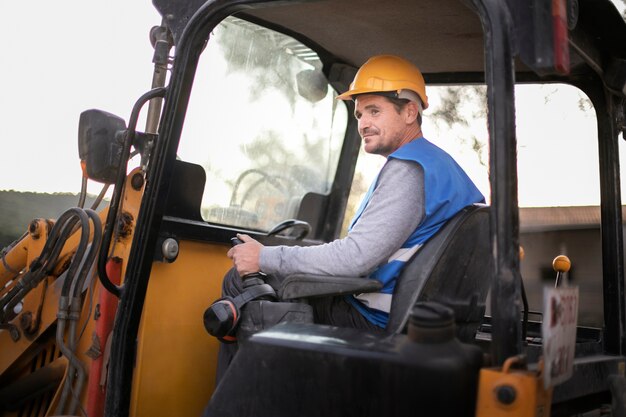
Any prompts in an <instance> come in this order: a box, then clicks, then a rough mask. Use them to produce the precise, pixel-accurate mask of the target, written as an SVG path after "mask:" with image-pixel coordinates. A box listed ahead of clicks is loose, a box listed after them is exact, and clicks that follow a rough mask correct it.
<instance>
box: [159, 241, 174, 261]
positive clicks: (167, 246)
mask: <svg viewBox="0 0 626 417" xmlns="http://www.w3.org/2000/svg"><path fill="white" fill-rule="evenodd" d="M161 252H162V253H163V257H164V258H165V260H166V261H168V262H173V261H174V260H175V259H176V257H177V256H178V242H177V241H176V239H172V238H171V237H168V238H167V239H165V240H164V241H163V245H162V246H161Z"/></svg>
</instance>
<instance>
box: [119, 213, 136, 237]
mask: <svg viewBox="0 0 626 417" xmlns="http://www.w3.org/2000/svg"><path fill="white" fill-rule="evenodd" d="M133 220H134V219H133V215H132V214H130V213H129V212H127V211H125V212H123V213H122V214H121V215H120V217H119V219H118V221H117V234H118V236H119V237H120V238H124V237H126V236H129V235H130V234H131V232H132V231H133Z"/></svg>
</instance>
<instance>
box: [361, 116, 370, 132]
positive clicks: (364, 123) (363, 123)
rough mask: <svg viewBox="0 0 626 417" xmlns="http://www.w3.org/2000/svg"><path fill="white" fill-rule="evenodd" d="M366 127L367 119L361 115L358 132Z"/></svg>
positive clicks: (368, 124)
mask: <svg viewBox="0 0 626 417" xmlns="http://www.w3.org/2000/svg"><path fill="white" fill-rule="evenodd" d="M368 127H370V122H369V119H368V118H367V117H365V116H361V118H360V119H359V132H363V131H364V130H365V129H367V128H368Z"/></svg>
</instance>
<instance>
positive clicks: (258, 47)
mask: <svg viewBox="0 0 626 417" xmlns="http://www.w3.org/2000/svg"><path fill="white" fill-rule="evenodd" d="M321 70H322V63H321V61H320V59H319V57H318V56H317V54H316V53H315V52H313V51H312V50H311V49H310V48H308V47H306V46H305V45H303V44H302V43H300V42H298V41H296V40H295V39H293V38H290V37H288V36H285V35H282V34H280V33H277V32H274V31H271V30H269V29H265V28H262V27H259V26H257V25H254V24H252V23H249V22H246V21H243V20H240V19H236V18H228V19H226V20H225V21H224V22H223V23H222V24H220V25H219V26H218V27H217V28H216V29H215V30H214V32H213V33H212V34H211V38H210V40H209V42H208V44H207V47H206V49H205V51H204V52H203V54H202V56H201V60H200V64H199V67H198V70H197V72H196V77H195V80H194V87H193V91H192V94H191V100H190V104H189V110H188V113H187V117H186V120H185V126H184V129H183V136H182V138H181V143H180V146H179V149H178V156H179V158H180V159H182V160H185V161H188V162H193V163H196V164H199V165H201V166H202V167H203V168H204V170H205V171H206V176H207V180H206V186H205V189H204V194H203V201H202V216H203V217H204V219H205V220H207V221H209V222H212V223H217V224H223V225H229V226H236V227H241V228H248V229H254V230H260V231H268V230H270V229H271V228H272V227H273V226H275V225H276V224H278V223H279V222H281V221H283V220H286V219H292V218H297V215H298V211H299V208H300V204H301V202H302V198H303V197H304V196H305V195H306V194H307V193H319V194H326V193H328V192H329V191H330V188H331V184H332V182H333V178H334V175H335V171H336V168H337V163H338V157H339V153H340V149H341V146H342V141H343V138H344V136H345V128H346V121H347V110H346V106H345V105H344V104H343V103H342V102H339V101H337V100H335V97H336V94H335V92H334V90H333V89H332V88H331V87H330V85H329V83H328V81H327V80H326V78H325V77H324V75H323V74H322V71H321Z"/></svg>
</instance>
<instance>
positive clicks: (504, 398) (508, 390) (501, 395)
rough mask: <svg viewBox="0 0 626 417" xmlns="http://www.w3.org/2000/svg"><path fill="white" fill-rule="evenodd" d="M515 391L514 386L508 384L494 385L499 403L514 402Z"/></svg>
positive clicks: (509, 403) (507, 403)
mask: <svg viewBox="0 0 626 417" xmlns="http://www.w3.org/2000/svg"><path fill="white" fill-rule="evenodd" d="M516 397H517V392H516V391H515V388H514V387H512V386H510V385H500V386H499V387H496V398H497V399H498V401H499V402H500V403H501V404H504V405H511V404H513V403H514V402H515V398H516Z"/></svg>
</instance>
